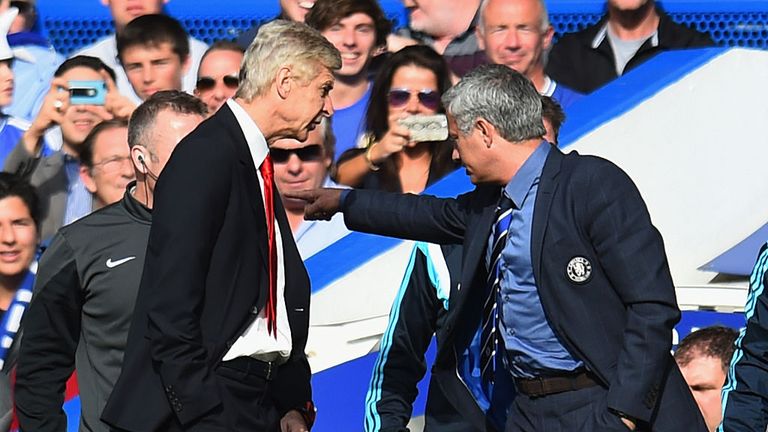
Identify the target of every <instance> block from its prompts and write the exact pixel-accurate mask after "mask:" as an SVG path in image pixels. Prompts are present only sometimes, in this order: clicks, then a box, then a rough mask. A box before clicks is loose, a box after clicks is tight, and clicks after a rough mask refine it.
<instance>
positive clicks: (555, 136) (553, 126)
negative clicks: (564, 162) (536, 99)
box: [541, 96, 565, 145]
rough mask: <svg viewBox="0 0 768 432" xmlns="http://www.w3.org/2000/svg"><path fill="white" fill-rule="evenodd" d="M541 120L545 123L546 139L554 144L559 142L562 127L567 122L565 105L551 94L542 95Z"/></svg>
mask: <svg viewBox="0 0 768 432" xmlns="http://www.w3.org/2000/svg"><path fill="white" fill-rule="evenodd" d="M541 121H542V122H543V123H544V129H546V130H547V133H546V134H544V139H545V140H547V141H549V142H551V143H552V144H554V145H557V144H559V140H560V127H561V126H562V125H563V122H565V113H564V112H563V107H561V106H560V104H559V103H557V101H556V100H554V99H553V98H551V97H549V96H542V97H541Z"/></svg>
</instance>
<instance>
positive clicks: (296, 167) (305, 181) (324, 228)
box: [269, 66, 349, 260]
mask: <svg viewBox="0 0 768 432" xmlns="http://www.w3.org/2000/svg"><path fill="white" fill-rule="evenodd" d="M342 67H343V66H342ZM329 123H330V121H329V120H328V119H325V118H324V119H323V120H322V121H321V122H320V124H319V125H318V126H317V128H316V129H314V130H312V131H310V132H309V138H307V139H306V141H303V142H301V141H297V140H295V139H291V138H283V139H279V140H277V141H275V142H274V143H273V144H272V145H271V146H270V148H269V153H270V154H271V155H272V161H273V162H274V164H275V184H276V185H277V188H278V189H279V190H280V192H288V191H296V190H304V189H316V188H319V187H339V185H337V184H336V183H334V182H333V180H331V177H330V176H329V175H328V173H329V170H330V168H331V166H332V165H333V146H334V137H333V131H332V130H331V125H330V124H329ZM281 199H282V200H283V206H284V207H285V214H286V216H287V217H288V223H289V224H290V226H291V231H293V238H294V240H296V247H298V248H299V255H301V258H302V259H303V260H306V259H307V258H309V257H311V256H312V255H314V254H316V253H317V252H318V251H320V250H322V249H323V248H325V247H326V246H328V245H330V244H331V243H333V242H335V241H336V240H338V239H340V238H342V237H344V236H345V235H347V234H348V233H349V231H348V230H347V227H346V226H344V217H343V216H342V215H336V217H334V218H332V219H331V220H330V221H329V222H322V221H305V220H304V201H302V200H295V199H290V198H287V197H285V196H284V195H281Z"/></svg>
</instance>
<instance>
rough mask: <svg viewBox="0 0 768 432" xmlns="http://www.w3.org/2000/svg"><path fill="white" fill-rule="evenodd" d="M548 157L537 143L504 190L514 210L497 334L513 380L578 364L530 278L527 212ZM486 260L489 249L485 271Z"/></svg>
mask: <svg viewBox="0 0 768 432" xmlns="http://www.w3.org/2000/svg"><path fill="white" fill-rule="evenodd" d="M549 151H550V144H549V143H547V142H546V141H542V143H541V144H539V146H538V147H537V148H536V150H535V151H534V152H533V153H532V154H531V156H530V157H529V158H528V160H526V161H525V163H523V166H521V167H520V170H519V171H518V172H517V173H516V174H515V176H514V177H513V178H512V180H511V181H510V182H509V183H508V184H507V185H506V187H505V188H504V194H505V195H507V197H508V198H510V199H511V200H512V202H513V203H514V209H513V211H512V220H511V222H510V226H509V235H508V237H507V244H506V246H505V247H504V249H503V250H502V252H501V264H500V265H501V269H500V272H501V290H500V293H499V297H500V298H499V299H498V300H499V305H500V308H499V310H500V316H499V321H500V323H499V331H500V332H501V337H502V339H503V340H504V344H505V347H506V349H507V361H508V369H509V371H510V372H511V373H512V375H514V376H515V377H523V378H532V377H537V376H547V375H552V374H558V373H563V372H567V371H572V370H575V369H577V368H579V367H581V366H582V364H583V363H582V362H581V361H579V360H576V359H575V358H574V357H573V356H572V355H571V354H570V353H569V352H568V350H567V349H566V348H565V347H564V346H563V345H562V343H560V341H559V340H558V338H557V336H556V335H555V333H554V332H553V331H552V328H551V327H550V326H549V322H548V321H547V317H546V316H545V314H544V309H543V308H542V306H541V299H540V298H539V293H538V291H537V287H536V281H535V279H534V275H533V264H532V262H531V227H532V224H533V209H534V205H535V203H536V194H537V192H538V189H539V179H540V178H541V171H542V169H543V168H544V162H545V161H546V160H547V155H548V154H549ZM488 241H489V243H490V242H491V241H492V238H489V240H488ZM490 257H491V248H490V247H489V248H488V250H487V252H486V256H485V263H486V267H487V265H488V262H489V260H490Z"/></svg>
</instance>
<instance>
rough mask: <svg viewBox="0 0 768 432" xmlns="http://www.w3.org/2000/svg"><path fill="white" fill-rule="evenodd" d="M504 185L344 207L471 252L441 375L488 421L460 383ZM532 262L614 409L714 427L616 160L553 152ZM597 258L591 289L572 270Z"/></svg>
mask: <svg viewBox="0 0 768 432" xmlns="http://www.w3.org/2000/svg"><path fill="white" fill-rule="evenodd" d="M499 196H500V186H495V185H481V186H478V187H477V188H476V189H474V190H473V191H471V192H469V193H467V194H464V195H461V196H459V197H458V198H455V199H440V198H435V197H430V196H415V195H399V194H386V193H382V192H371V191H354V192H351V193H350V194H349V195H348V196H347V199H346V201H345V203H344V209H343V210H344V213H345V221H346V223H347V226H348V227H349V228H351V229H354V230H360V231H369V232H375V233H378V234H383V235H389V236H395V237H401V238H410V239H415V240H421V241H428V242H433V243H441V244H448V243H460V244H463V246H464V255H463V259H462V277H461V283H460V284H458V285H457V286H455V287H452V288H451V289H452V291H451V295H450V298H451V307H450V309H451V310H450V311H449V319H447V320H446V324H445V325H444V326H443V327H442V328H441V329H440V331H441V332H442V333H443V334H442V335H441V336H442V340H443V341H444V342H448V343H444V344H443V345H442V347H441V348H440V350H439V352H438V355H437V359H436V364H435V368H434V374H435V375H437V376H440V375H442V376H443V377H444V378H445V379H444V380H442V381H441V385H443V386H444V387H445V388H444V390H445V392H446V394H448V395H453V396H454V397H453V398H451V397H449V398H448V399H449V400H453V401H455V403H457V404H458V405H460V406H461V409H466V411H463V412H467V415H468V416H470V417H472V418H474V419H475V421H476V422H477V423H478V425H480V424H482V423H484V419H483V416H482V413H480V412H479V410H477V409H476V407H475V408H474V409H473V405H474V404H473V403H471V402H470V399H467V398H468V397H469V393H468V392H467V390H466V387H464V386H463V385H462V384H461V382H460V381H459V380H458V379H456V371H455V363H456V358H457V357H458V355H459V354H461V353H462V352H463V351H464V349H465V348H466V347H467V346H468V344H469V342H470V341H471V339H472V336H473V334H474V331H475V330H476V328H475V327H474V326H473V325H472V324H473V323H476V322H478V320H479V318H480V314H481V311H482V305H481V303H482V294H481V293H482V292H483V290H482V289H481V287H482V286H483V281H484V280H485V278H486V270H485V268H484V265H482V256H483V252H484V251H485V248H486V243H487V239H488V236H489V234H490V229H491V225H492V224H493V217H494V212H495V207H496V204H497V200H498V198H499ZM531 238H532V240H531V257H532V260H533V266H534V276H535V278H536V283H537V286H538V290H539V296H540V298H541V302H542V305H543V307H544V312H545V313H546V315H547V318H548V319H549V321H550V325H551V326H552V328H553V330H554V331H555V333H556V334H557V335H558V337H559V338H560V340H561V341H562V342H563V343H564V344H565V346H566V347H567V348H568V349H569V350H570V351H571V352H572V353H573V354H575V355H576V356H577V357H578V358H579V359H580V360H582V361H584V363H585V365H586V366H587V367H588V368H589V370H590V371H592V372H593V373H594V374H595V375H596V376H597V378H598V379H599V381H600V382H601V384H602V385H603V386H604V387H605V388H606V389H608V394H607V406H608V407H609V408H611V409H614V410H616V411H620V412H623V413H626V414H628V415H630V416H631V417H633V418H636V419H639V420H641V421H642V422H644V423H647V424H650V425H652V428H653V430H654V431H680V430H686V431H695V430H702V431H703V430H706V427H705V425H704V422H703V419H702V417H701V414H700V413H699V410H698V407H697V405H696V403H695V401H694V399H693V396H692V395H691V393H690V391H689V389H688V386H687V385H686V384H685V381H684V380H683V378H682V375H681V374H680V371H679V370H678V368H677V366H676V365H675V362H674V360H673V359H672V356H671V355H670V349H671V347H672V328H673V327H674V325H675V324H676V323H677V322H678V320H679V318H680V311H679V309H678V307H677V300H676V297H675V290H674V285H673V283H672V278H671V276H670V273H669V267H668V264H667V259H666V254H665V252H664V245H663V241H662V238H661V235H660V234H659V232H658V231H657V230H656V228H655V227H654V226H653V225H652V224H651V220H650V216H649V214H648V210H647V208H646V206H645V203H644V202H643V200H642V198H641V196H640V194H639V192H638V190H637V188H636V187H635V185H634V184H633V183H632V181H631V180H630V179H629V177H628V176H627V175H626V174H625V173H624V172H623V171H622V170H621V169H619V168H618V167H616V166H615V165H614V164H612V163H611V162H609V161H606V160H604V159H601V158H597V157H592V156H581V155H579V154H577V153H576V152H572V153H570V154H567V155H564V154H563V153H561V152H560V151H559V150H558V149H556V148H553V149H552V151H551V152H550V154H549V156H548V158H547V161H546V163H545V165H544V169H543V172H542V176H541V180H540V184H539V192H538V195H537V198H536V205H535V208H534V215H533V226H532V235H531ZM574 257H583V258H586V259H587V260H588V261H589V262H590V263H591V267H592V272H591V277H590V278H589V279H587V280H586V281H585V282H583V283H576V282H573V281H571V279H570V278H569V277H568V275H567V273H566V268H567V266H568V262H569V261H570V260H571V259H572V258H574Z"/></svg>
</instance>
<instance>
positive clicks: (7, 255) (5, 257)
mask: <svg viewBox="0 0 768 432" xmlns="http://www.w3.org/2000/svg"><path fill="white" fill-rule="evenodd" d="M19 255H21V252H19V251H6V252H0V261H2V262H4V263H12V262H16V261H17V260H18V259H19Z"/></svg>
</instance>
